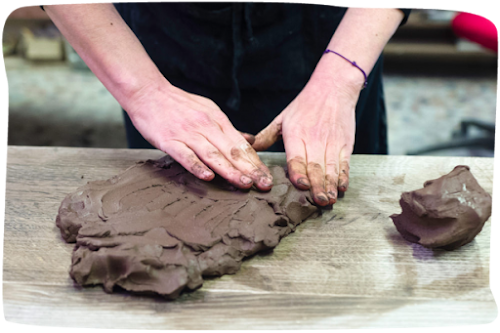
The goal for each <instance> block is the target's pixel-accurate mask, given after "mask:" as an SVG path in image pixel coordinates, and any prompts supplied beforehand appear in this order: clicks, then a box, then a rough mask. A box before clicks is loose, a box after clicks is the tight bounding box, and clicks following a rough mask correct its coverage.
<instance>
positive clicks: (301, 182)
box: [297, 177, 311, 187]
mask: <svg viewBox="0 0 500 333" xmlns="http://www.w3.org/2000/svg"><path fill="white" fill-rule="evenodd" d="M297 183H298V184H299V185H302V186H307V187H309V186H311V183H309V181H308V180H307V178H304V177H301V178H299V179H297Z"/></svg>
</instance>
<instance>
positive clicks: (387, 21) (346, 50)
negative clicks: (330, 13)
mask: <svg viewBox="0 0 500 333" xmlns="http://www.w3.org/2000/svg"><path fill="white" fill-rule="evenodd" d="M402 19H403V13H402V12H401V11H400V10H398V9H392V8H391V9H369V8H366V9H365V8H349V9H348V10H347V12H346V14H345V16H344V18H343V19H342V21H341V23H340V25H339V26H338V28H337V31H336V32H335V34H334V35H333V37H332V39H331V40H330V43H329V44H328V47H327V48H328V49H330V50H333V51H335V52H338V53H340V54H342V55H343V56H345V57H346V58H348V59H350V60H351V61H356V63H357V64H358V65H359V66H360V67H361V68H362V69H363V70H364V71H365V72H366V74H367V75H369V73H370V71H371V70H372V69H373V66H374V65H375V63H376V62H377V59H378V57H379V56H380V54H381V53H382V50H383V49H384V46H385V45H386V44H387V42H388V41H389V39H390V38H391V37H392V35H393V34H394V32H395V31H396V29H397V28H398V26H399V24H400V23H401V21H402ZM312 80H313V81H324V82H325V83H326V82H332V81H336V82H341V83H344V84H347V85H352V86H354V87H356V88H358V89H359V88H360V87H362V85H363V82H364V76H363V74H362V72H361V71H360V70H359V69H357V68H356V67H354V66H352V65H351V64H350V63H349V62H347V61H346V60H345V59H342V58H341V57H339V56H338V55H335V54H332V53H327V54H324V55H323V57H322V58H321V60H320V61H319V62H318V65H317V66H316V69H315V71H314V73H313V76H312Z"/></svg>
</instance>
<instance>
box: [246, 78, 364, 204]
mask: <svg viewBox="0 0 500 333" xmlns="http://www.w3.org/2000/svg"><path fill="white" fill-rule="evenodd" d="M359 91H360V87H359V86H349V85H343V84H342V83H341V82H332V81H324V80H316V81H314V80H310V81H309V83H308V84H307V85H306V86H305V88H304V89H303V90H302V91H301V92H300V94H299V95H297V97H296V98H295V99H294V100H293V101H292V102H291V103H290V104H289V105H288V106H287V107H286V108H285V109H284V110H283V111H282V112H281V113H280V114H279V115H278V116H277V117H276V118H275V119H274V120H273V121H272V122H271V123H270V124H269V125H268V126H267V127H266V128H264V129H263V130H262V131H261V132H260V133H258V134H257V135H256V140H255V143H254V144H253V145H252V147H253V148H254V149H255V150H256V151H261V150H265V149H267V148H269V147H270V146H271V145H272V144H273V143H274V142H275V141H276V140H278V139H279V137H280V136H282V137H283V141H284V144H285V151H286V156H287V165H288V172H289V177H290V180H291V182H292V183H293V184H294V185H295V186H296V187H297V188H299V189H302V190H307V189H310V190H311V194H312V197H313V200H314V201H315V203H316V204H318V205H320V206H326V205H331V204H334V203H335V202H336V201H337V195H338V191H341V192H345V191H347V188H348V187H349V161H350V157H351V154H352V151H353V147H354V134H355V121H356V120H355V107H356V103H357V100H358V97H359Z"/></svg>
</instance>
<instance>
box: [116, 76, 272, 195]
mask: <svg viewBox="0 0 500 333" xmlns="http://www.w3.org/2000/svg"><path fill="white" fill-rule="evenodd" d="M129 101H130V103H128V105H127V108H126V110H127V113H128V114H129V116H130V119H131V120H132V123H133V124H134V126H135V128H136V129H137V130H138V131H139V132H140V133H141V134H142V136H143V137H144V138H145V139H146V140H147V141H148V142H149V143H151V144H152V145H153V146H155V147H156V148H158V149H160V150H162V151H163V152H165V153H167V154H169V155H170V156H171V157H172V158H173V159H175V160H176V161H177V162H179V163H180V164H181V165H182V166H183V167H184V168H186V170H188V171H190V172H191V173H192V174H193V175H195V176H196V177H198V178H199V179H202V180H206V181H209V180H212V179H213V178H214V177H215V174H214V172H216V173H217V174H219V175H220V176H222V177H223V178H225V179H227V180H228V181H229V182H230V183H231V184H233V185H234V186H236V187H238V188H241V189H248V188H250V187H251V186H252V184H255V186H256V187H257V188H258V189H260V190H263V191H268V190H270V189H271V187H272V182H273V179H272V176H271V173H270V172H269V169H268V168H267V167H266V165H265V164H264V163H262V161H261V160H260V159H259V157H258V155H257V153H256V152H255V150H254V149H253V148H252V146H251V145H250V144H249V143H248V142H247V139H248V135H246V136H247V139H245V137H244V134H242V133H240V132H238V131H237V130H236V129H235V128H234V127H233V125H232V124H231V122H230V121H229V119H228V118H227V116H226V115H225V114H224V113H223V112H222V111H221V109H220V108H219V107H218V106H217V105H216V104H215V103H214V102H213V101H212V100H210V99H208V98H205V97H202V96H198V95H194V94H191V93H188V92H186V91H184V90H182V89H179V88H177V87H175V86H173V85H171V84H170V83H168V81H166V80H165V82H164V83H163V84H161V85H160V86H154V87H144V88H142V89H141V90H140V91H138V92H136V93H135V94H134V95H133V96H132V97H131V98H130V99H129Z"/></svg>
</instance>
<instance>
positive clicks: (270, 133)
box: [252, 114, 283, 151]
mask: <svg viewBox="0 0 500 333" xmlns="http://www.w3.org/2000/svg"><path fill="white" fill-rule="evenodd" d="M282 123H283V116H282V115H281V114H279V115H278V116H277V117H276V118H274V120H273V121H272V122H271V123H270V124H269V125H267V127H266V128H264V129H263V130H262V131H260V132H259V133H258V134H257V135H256V136H255V142H254V143H253V144H252V147H253V149H255V150H256V151H262V150H266V149H267V148H269V147H271V146H272V145H273V143H275V142H276V141H277V140H278V139H279V138H280V137H281V125H282Z"/></svg>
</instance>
